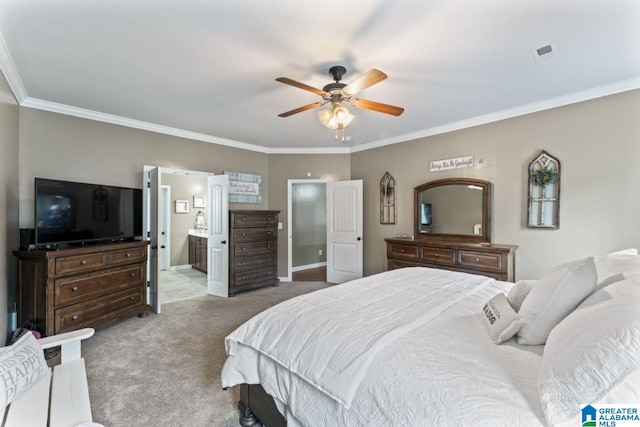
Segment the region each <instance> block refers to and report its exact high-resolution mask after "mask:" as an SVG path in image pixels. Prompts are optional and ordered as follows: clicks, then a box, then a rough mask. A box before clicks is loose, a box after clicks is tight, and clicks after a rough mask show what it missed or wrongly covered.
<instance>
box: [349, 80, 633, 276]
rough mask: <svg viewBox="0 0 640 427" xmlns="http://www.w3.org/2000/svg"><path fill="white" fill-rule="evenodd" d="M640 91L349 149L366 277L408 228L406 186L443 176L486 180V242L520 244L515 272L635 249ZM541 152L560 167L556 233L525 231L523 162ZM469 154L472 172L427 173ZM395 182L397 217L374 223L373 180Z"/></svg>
mask: <svg viewBox="0 0 640 427" xmlns="http://www.w3.org/2000/svg"><path fill="white" fill-rule="evenodd" d="M638 117H640V90H636V91H632V92H626V93H622V94H618V95H612V96H608V97H604V98H600V99H595V100H591V101H587V102H582V103H579V104H574V105H570V106H566V107H561V108H556V109H552V110H548V111H543V112H539V113H535V114H529V115H526V116H522V117H517V118H513V119H509V120H504V121H501V122H496V123H491V124H487V125H483V126H477V127H474V128H470V129H465V130H461V131H457V132H451V133H447V134H444V135H438V136H433V137H429V138H423V139H419V140H416V141H411V142H405V143H402V144H396V145H391V146H386V147H381V148H378V149H372V150H367V151H362V152H357V153H354V154H352V155H351V175H352V178H353V179H359V178H362V179H364V193H365V194H364V202H365V203H364V204H365V232H364V234H365V254H364V269H365V274H366V275H369V274H373V273H377V272H380V271H383V270H385V269H386V257H385V243H384V238H385V237H389V236H394V235H395V234H397V233H407V234H409V235H411V234H413V232H412V229H413V187H415V186H417V185H420V184H422V183H425V182H427V181H431V180H435V179H441V178H449V177H471V178H480V179H485V180H487V181H491V182H492V183H493V188H492V190H493V201H492V203H493V212H492V215H493V222H492V236H491V237H492V241H493V242H495V243H510V244H516V245H519V249H518V251H517V252H516V277H517V278H518V279H523V278H536V277H539V276H540V275H541V274H543V273H544V272H545V271H547V270H548V269H550V268H551V267H552V266H554V265H557V264H558V263H561V262H565V261H569V260H572V259H575V258H578V257H582V256H588V255H595V256H598V255H602V254H604V253H606V252H608V251H612V250H617V249H623V248H627V247H634V248H636V247H639V246H640V225H638V216H639V215H640V197H638V190H637V188H636V185H637V182H638V181H640V168H639V167H638V166H637V163H638V159H640V142H639V141H640V120H638ZM541 150H545V151H547V152H548V153H550V154H551V155H553V156H555V157H557V158H558V159H559V160H560V162H561V168H562V171H561V173H562V177H561V182H562V184H561V185H562V187H561V193H560V197H561V199H560V200H561V204H560V229H559V230H555V231H551V230H536V229H529V228H527V227H526V224H527V223H526V212H527V200H526V199H527V165H528V164H529V162H530V161H531V160H532V159H533V158H534V157H535V156H537V155H538V154H539V153H540V151H541ZM466 155H471V156H473V157H474V160H475V166H474V167H473V168H466V169H455V170H450V171H443V172H429V161H431V160H439V159H447V158H454V157H460V156H466ZM386 171H388V172H389V173H390V174H391V175H393V176H394V178H395V179H396V183H397V190H396V191H397V196H398V200H397V203H398V221H397V224H395V225H381V224H380V222H379V218H378V216H379V215H378V208H377V206H378V203H379V200H378V199H379V195H378V193H379V190H378V185H379V181H380V179H381V178H382V176H383V175H384V173H385V172H386Z"/></svg>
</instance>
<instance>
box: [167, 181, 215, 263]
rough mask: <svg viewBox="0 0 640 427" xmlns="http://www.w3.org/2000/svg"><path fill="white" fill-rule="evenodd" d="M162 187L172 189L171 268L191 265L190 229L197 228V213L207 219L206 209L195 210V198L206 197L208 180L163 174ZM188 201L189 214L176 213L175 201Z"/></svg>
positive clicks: (170, 202)
mask: <svg viewBox="0 0 640 427" xmlns="http://www.w3.org/2000/svg"><path fill="white" fill-rule="evenodd" d="M162 185H168V186H170V187H171V200H170V201H169V204H170V206H169V208H170V211H171V235H170V239H171V245H170V246H171V256H170V266H171V267H175V266H181V265H187V264H189V229H194V228H195V222H196V213H198V211H202V213H204V215H205V224H206V218H207V209H206V208H194V207H193V196H205V195H206V194H207V178H206V177H204V176H186V175H173V174H162ZM176 200H187V201H188V202H189V212H188V213H176V209H175V201H176Z"/></svg>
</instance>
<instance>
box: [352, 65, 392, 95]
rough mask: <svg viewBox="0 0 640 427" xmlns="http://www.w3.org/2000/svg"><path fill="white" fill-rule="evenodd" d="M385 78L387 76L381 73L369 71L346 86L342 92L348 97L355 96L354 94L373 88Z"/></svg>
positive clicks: (374, 70)
mask: <svg viewBox="0 0 640 427" xmlns="http://www.w3.org/2000/svg"><path fill="white" fill-rule="evenodd" d="M386 78H387V75H386V74H385V73H383V72H382V71H379V70H376V69H375V68H374V69H373V70H369V71H367V72H366V73H364V74H363V75H361V76H360V77H358V78H357V79H355V80H354V81H352V82H351V83H349V84H348V85H346V86H345V87H344V88H342V90H343V91H344V92H346V93H348V94H349V95H355V94H356V93H358V92H360V91H363V90H365V89H366V88H368V87H371V86H373V85H374V84H376V83H380V82H381V81H383V80H384V79H386Z"/></svg>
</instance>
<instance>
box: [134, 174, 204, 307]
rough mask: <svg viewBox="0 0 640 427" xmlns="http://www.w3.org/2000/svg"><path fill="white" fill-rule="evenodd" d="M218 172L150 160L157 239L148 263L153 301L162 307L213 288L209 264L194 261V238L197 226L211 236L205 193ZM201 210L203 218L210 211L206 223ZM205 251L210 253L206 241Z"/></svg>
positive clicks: (148, 222)
mask: <svg viewBox="0 0 640 427" xmlns="http://www.w3.org/2000/svg"><path fill="white" fill-rule="evenodd" d="M213 175H214V174H213V173H209V172H198V171H191V170H182V169H171V168H163V167H154V166H144V174H143V180H144V183H143V189H144V190H145V193H146V194H145V200H146V203H145V204H144V222H145V230H147V237H148V239H149V240H150V242H151V245H150V252H149V263H148V266H147V278H148V282H149V292H148V300H149V301H148V302H149V304H150V305H151V307H152V309H153V311H155V312H156V313H160V312H161V305H162V303H168V302H174V301H179V300H182V299H187V298H193V297H195V296H200V295H205V294H207V293H208V292H207V285H208V275H207V273H206V270H205V271H197V270H195V269H194V268H193V267H192V264H193V262H192V261H191V260H190V259H189V249H190V247H191V246H190V244H189V243H190V240H191V239H190V238H191V235H192V234H193V233H194V232H195V233H198V232H199V234H202V235H203V236H204V237H205V239H204V241H205V242H206V241H207V239H206V221H207V220H208V218H209V216H208V215H205V214H206V197H205V195H206V194H207V192H208V189H209V187H208V181H207V180H208V177H213ZM153 188H155V190H153ZM152 190H153V191H152ZM154 194H156V195H154ZM196 198H198V200H197V202H198V206H202V203H205V205H204V206H203V207H194V201H196ZM203 200H205V201H204V202H203ZM200 211H203V212H202V215H199V216H200V218H201V219H202V217H204V220H205V223H204V227H197V226H196V216H197V215H198V212H200ZM200 225H202V224H201V221H200ZM199 228H201V229H199ZM205 244H206V243H205ZM204 253H205V256H206V255H207V248H206V247H205V249H204Z"/></svg>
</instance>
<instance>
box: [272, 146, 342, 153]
mask: <svg viewBox="0 0 640 427" xmlns="http://www.w3.org/2000/svg"><path fill="white" fill-rule="evenodd" d="M349 153H351V149H350V148H349V147H315V148H295V147H294V148H270V149H269V154H349Z"/></svg>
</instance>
